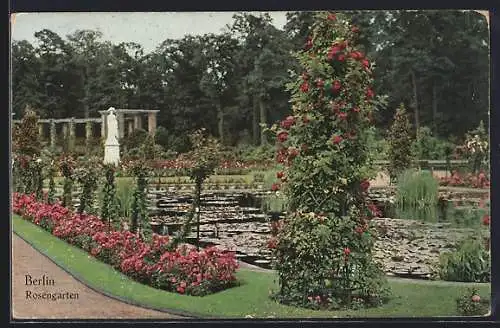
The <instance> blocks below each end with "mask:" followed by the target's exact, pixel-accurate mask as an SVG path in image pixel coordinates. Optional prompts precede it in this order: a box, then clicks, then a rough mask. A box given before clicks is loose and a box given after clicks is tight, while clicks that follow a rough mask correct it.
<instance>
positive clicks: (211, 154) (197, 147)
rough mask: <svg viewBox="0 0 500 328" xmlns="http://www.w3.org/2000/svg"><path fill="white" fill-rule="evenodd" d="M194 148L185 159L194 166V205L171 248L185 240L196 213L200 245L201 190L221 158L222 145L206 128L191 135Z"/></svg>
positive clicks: (190, 174) (190, 170)
mask: <svg viewBox="0 0 500 328" xmlns="http://www.w3.org/2000/svg"><path fill="white" fill-rule="evenodd" d="M190 139H191V144H192V145H193V149H192V150H191V151H190V152H188V153H187V154H186V157H185V160H187V161H190V162H191V163H193V164H192V167H191V168H190V169H189V177H190V178H191V180H193V182H194V183H195V191H194V197H193V206H192V208H191V211H190V213H189V214H188V217H187V219H186V221H185V222H184V225H183V227H182V230H181V231H180V232H179V233H178V234H177V235H176V236H175V237H174V238H173V239H172V241H171V243H170V247H171V248H175V246H177V244H178V243H179V242H180V241H182V240H184V238H185V237H186V235H187V234H188V232H189V231H191V224H192V220H193V219H194V216H195V215H196V246H197V247H198V248H199V246H200V206H201V191H202V186H203V182H204V181H205V180H206V179H207V178H208V177H209V176H210V175H211V174H212V173H213V172H214V170H215V168H216V167H217V166H218V164H219V161H220V158H221V145H220V143H219V141H218V140H217V139H215V138H213V137H210V136H207V135H206V131H205V130H204V129H200V130H196V131H194V132H193V133H192V134H191V135H190Z"/></svg>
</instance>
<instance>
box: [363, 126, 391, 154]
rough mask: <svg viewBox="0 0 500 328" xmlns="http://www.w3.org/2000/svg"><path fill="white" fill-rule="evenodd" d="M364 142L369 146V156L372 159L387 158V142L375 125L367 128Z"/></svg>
mask: <svg viewBox="0 0 500 328" xmlns="http://www.w3.org/2000/svg"><path fill="white" fill-rule="evenodd" d="M366 142H367V144H368V145H369V146H370V149H369V151H370V157H371V158H373V159H374V160H387V158H388V154H389V142H388V141H387V139H386V138H385V137H384V136H383V135H382V134H381V133H380V132H379V131H378V130H377V129H376V128H375V127H370V128H369V129H367V131H366Z"/></svg>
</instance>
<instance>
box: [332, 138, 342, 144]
mask: <svg viewBox="0 0 500 328" xmlns="http://www.w3.org/2000/svg"><path fill="white" fill-rule="evenodd" d="M342 140H343V138H342V136H334V137H333V139H332V142H333V143H334V144H335V145H338V144H339V143H341V142H342Z"/></svg>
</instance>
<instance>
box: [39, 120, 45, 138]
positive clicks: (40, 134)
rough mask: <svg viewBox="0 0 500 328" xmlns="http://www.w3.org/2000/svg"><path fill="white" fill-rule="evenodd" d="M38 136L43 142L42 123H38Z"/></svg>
mask: <svg viewBox="0 0 500 328" xmlns="http://www.w3.org/2000/svg"><path fill="white" fill-rule="evenodd" d="M38 135H39V136H40V140H43V138H44V135H43V123H38Z"/></svg>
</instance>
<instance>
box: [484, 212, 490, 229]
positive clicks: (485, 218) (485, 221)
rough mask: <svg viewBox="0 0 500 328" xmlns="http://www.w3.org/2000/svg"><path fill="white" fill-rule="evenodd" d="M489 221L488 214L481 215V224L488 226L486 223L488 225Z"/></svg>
mask: <svg viewBox="0 0 500 328" xmlns="http://www.w3.org/2000/svg"><path fill="white" fill-rule="evenodd" d="M490 223H491V218H490V216H489V215H488V214H486V215H485V216H483V224H484V225H486V226H488V225H490Z"/></svg>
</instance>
